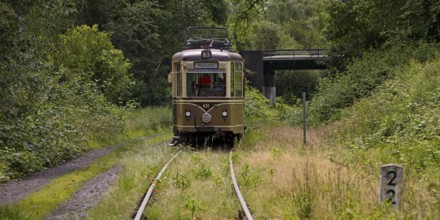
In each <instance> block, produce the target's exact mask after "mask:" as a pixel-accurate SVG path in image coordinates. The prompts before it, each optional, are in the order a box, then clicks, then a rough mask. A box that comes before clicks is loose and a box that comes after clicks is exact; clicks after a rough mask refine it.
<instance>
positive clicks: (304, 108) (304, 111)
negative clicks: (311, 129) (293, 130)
mask: <svg viewBox="0 0 440 220" xmlns="http://www.w3.org/2000/svg"><path fill="white" fill-rule="evenodd" d="M306 101H307V100H306V92H303V129H304V145H306V144H307V140H306V137H307V133H306V129H307V126H306V122H307V121H306V120H307V112H306V105H307V102H306Z"/></svg>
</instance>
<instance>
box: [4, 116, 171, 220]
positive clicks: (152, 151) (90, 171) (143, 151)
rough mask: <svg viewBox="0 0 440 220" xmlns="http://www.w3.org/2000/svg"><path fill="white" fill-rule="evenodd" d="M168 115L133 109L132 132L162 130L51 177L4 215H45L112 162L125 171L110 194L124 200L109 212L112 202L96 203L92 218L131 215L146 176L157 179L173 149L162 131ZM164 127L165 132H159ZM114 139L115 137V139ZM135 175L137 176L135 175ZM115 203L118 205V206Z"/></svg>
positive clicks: (143, 188) (167, 123)
mask: <svg viewBox="0 0 440 220" xmlns="http://www.w3.org/2000/svg"><path fill="white" fill-rule="evenodd" d="M150 112H154V113H155V115H152V114H151V113H150ZM134 115H136V116H137V117H135V116H134ZM165 115H167V117H168V118H171V114H170V110H169V109H168V110H167V109H165V108H150V109H143V110H136V112H131V114H130V116H129V117H128V119H127V120H126V125H127V129H130V131H133V132H129V133H131V134H136V135H148V134H152V133H153V132H154V133H155V134H158V132H159V134H158V135H157V136H155V137H154V138H153V137H150V138H148V139H147V141H145V142H144V141H142V142H134V143H128V144H127V145H126V146H125V147H121V148H118V149H116V150H115V151H114V152H112V153H111V154H108V155H106V156H104V157H102V158H99V159H98V160H96V161H95V162H94V163H92V164H91V165H89V166H88V167H86V168H83V169H80V170H76V171H73V172H71V173H68V174H66V175H64V176H61V177H58V178H56V179H54V180H52V181H51V182H50V183H49V184H48V185H47V186H45V187H44V188H42V189H41V190H39V191H36V192H34V193H32V194H31V195H29V196H28V197H26V198H25V199H24V200H21V201H19V202H17V203H14V204H12V205H10V206H5V207H1V208H0V216H1V218H5V219H17V218H18V219H44V218H45V217H46V216H47V215H48V214H50V213H51V212H52V211H54V210H55V208H56V207H57V206H58V205H59V204H61V203H62V202H64V201H65V200H67V199H69V198H70V197H71V196H72V195H73V193H74V192H76V191H77V190H78V189H80V187H81V186H82V184H84V183H85V182H87V181H88V180H90V179H92V178H93V177H95V176H97V175H99V174H101V173H103V172H105V171H106V170H108V169H110V168H111V167H113V166H121V171H120V172H121V173H122V175H121V177H119V178H118V180H117V181H118V183H117V187H116V189H114V191H115V192H112V194H111V196H116V197H117V198H116V201H118V202H120V201H123V203H121V204H119V203H118V204H117V205H116V206H110V207H111V209H112V211H111V212H109V211H110V210H108V209H109V206H107V205H105V206H97V207H95V209H94V210H98V212H95V211H94V210H92V211H91V214H90V215H91V216H94V217H93V219H108V218H109V215H111V216H115V219H120V218H128V217H129V216H130V213H129V212H127V210H128V209H131V208H133V207H135V206H136V202H137V201H136V200H135V199H132V198H137V197H138V196H139V195H141V194H142V192H143V190H145V187H146V186H147V185H146V184H145V182H144V181H145V178H147V179H154V175H156V174H157V172H158V170H159V169H160V166H161V163H164V160H168V157H169V155H171V151H173V149H171V148H167V147H166V146H167V145H166V144H167V142H166V141H167V140H169V131H168V130H165V131H162V129H163V128H165V127H169V125H170V124H169V122H163V121H167V120H164V118H163V116H165ZM169 120H170V119H168V121H169ZM159 123H162V124H159ZM163 123H164V124H163ZM151 124H156V127H155V128H156V129H157V130H150V125H151ZM144 126H147V127H144ZM161 131H162V133H160V132H161ZM135 137H138V136H135ZM111 140H113V141H114V140H115V139H111ZM101 144H102V143H101ZM146 164H147V165H146ZM134 176H135V177H136V178H133V177H134ZM128 194H129V195H130V196H129V197H127V195H128ZM121 197H123V198H124V200H122V199H121ZM104 201H108V200H104ZM110 205H112V204H110ZM115 207H118V208H117V209H116V208H115ZM103 209H105V210H103ZM101 211H102V212H101ZM104 211H105V212H104ZM103 213H106V214H105V216H103Z"/></svg>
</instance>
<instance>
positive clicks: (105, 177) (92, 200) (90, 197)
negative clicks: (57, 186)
mask: <svg viewBox="0 0 440 220" xmlns="http://www.w3.org/2000/svg"><path fill="white" fill-rule="evenodd" d="M120 170H121V167H120V166H119V165H116V166H114V167H112V168H111V169H109V170H107V171H106V172H104V173H102V174H100V175H98V176H96V177H94V178H93V179H91V180H89V181H88V182H86V183H85V184H84V185H83V186H82V187H81V189H80V190H79V191H77V192H75V194H74V195H73V196H72V197H70V199H69V200H67V201H65V202H64V203H62V204H60V205H59V206H58V207H57V208H56V209H55V211H53V212H52V213H51V214H50V215H49V216H47V217H46V220H58V219H85V218H87V210H88V209H90V208H92V207H93V206H95V205H96V204H97V203H98V202H99V200H100V199H101V198H102V196H104V195H105V193H106V192H107V191H108V189H109V187H110V186H111V185H113V183H114V182H115V181H116V180H117V178H118V174H119V172H120Z"/></svg>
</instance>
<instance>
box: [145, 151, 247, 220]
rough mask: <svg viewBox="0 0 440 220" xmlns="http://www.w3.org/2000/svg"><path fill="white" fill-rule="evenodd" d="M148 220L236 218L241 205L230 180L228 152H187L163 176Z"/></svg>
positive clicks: (148, 211) (149, 206)
mask: <svg viewBox="0 0 440 220" xmlns="http://www.w3.org/2000/svg"><path fill="white" fill-rule="evenodd" d="M160 183H161V187H160V188H159V189H157V191H156V194H155V195H153V199H152V200H151V201H150V204H149V205H148V208H147V211H146V217H147V218H148V219H195V218H202V219H217V218H228V219H231V218H234V217H236V216H237V211H238V208H237V207H239V205H238V200H237V199H236V197H235V196H234V191H233V188H232V187H231V186H232V181H231V178H230V176H229V161H228V152H223V151H216V150H212V149H205V150H200V151H198V152H194V151H190V150H184V151H183V152H182V153H181V154H179V156H178V157H177V158H176V159H175V161H174V162H173V163H172V164H171V165H170V166H169V167H168V169H167V172H166V173H165V174H164V176H162V179H161V182H160Z"/></svg>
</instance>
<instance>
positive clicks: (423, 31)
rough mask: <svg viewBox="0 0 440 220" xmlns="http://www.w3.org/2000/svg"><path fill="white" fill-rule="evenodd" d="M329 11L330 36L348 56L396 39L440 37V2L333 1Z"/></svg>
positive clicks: (435, 39) (328, 29)
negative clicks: (439, 27) (439, 24)
mask: <svg viewBox="0 0 440 220" xmlns="http://www.w3.org/2000/svg"><path fill="white" fill-rule="evenodd" d="M328 12H329V14H330V16H329V20H328V27H327V28H326V35H327V37H328V38H329V39H331V41H332V42H333V44H334V46H333V48H334V49H335V50H336V51H338V53H339V54H344V55H345V56H346V57H347V58H349V57H352V56H359V55H361V53H362V52H363V51H364V50H368V49H370V48H378V47H380V46H381V45H383V44H384V43H386V42H387V41H389V40H393V39H410V40H412V41H419V40H424V41H435V42H438V40H439V39H440V38H439V33H440V32H439V29H438V28H436V27H438V23H439V21H440V20H439V16H440V4H439V2H438V1H433V0H426V1H400V0H392V1H389V0H378V1H331V3H330V6H329V7H328Z"/></svg>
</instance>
